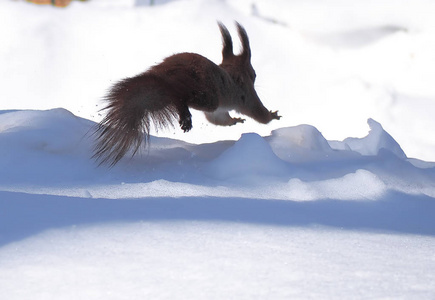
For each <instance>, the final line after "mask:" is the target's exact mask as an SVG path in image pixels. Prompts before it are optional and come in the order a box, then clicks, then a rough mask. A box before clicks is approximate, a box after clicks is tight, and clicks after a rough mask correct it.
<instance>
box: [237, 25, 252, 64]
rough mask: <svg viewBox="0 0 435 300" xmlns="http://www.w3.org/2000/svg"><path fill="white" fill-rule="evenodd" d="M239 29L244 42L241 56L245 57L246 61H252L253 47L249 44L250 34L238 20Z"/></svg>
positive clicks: (241, 39)
mask: <svg viewBox="0 0 435 300" xmlns="http://www.w3.org/2000/svg"><path fill="white" fill-rule="evenodd" d="M236 26H237V31H238V32H239V38H240V41H241V42H242V47H243V50H242V53H241V54H240V56H241V57H242V58H243V60H244V61H246V62H250V61H251V47H250V46H249V39H248V34H247V33H246V30H245V28H243V26H242V25H240V24H239V23H237V22H236Z"/></svg>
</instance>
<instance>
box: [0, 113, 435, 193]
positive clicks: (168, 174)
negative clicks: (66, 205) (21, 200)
mask: <svg viewBox="0 0 435 300" xmlns="http://www.w3.org/2000/svg"><path fill="white" fill-rule="evenodd" d="M369 123H370V124H371V131H370V132H369V134H368V135H367V137H365V138H362V139H345V140H344V141H343V142H336V141H335V142H334V141H327V140H326V139H325V138H324V137H323V136H322V134H321V133H320V132H319V131H318V130H317V129H316V128H315V127H313V126H309V125H300V126H296V127H287V128H281V129H278V130H274V131H273V132H272V134H271V135H270V136H266V137H264V138H263V137H261V136H259V135H258V134H254V133H251V134H244V135H242V137H241V138H240V139H239V140H238V141H235V142H234V141H227V142H217V143H212V144H198V145H195V144H189V143H185V142H183V141H178V140H175V139H168V138H158V137H151V144H150V147H149V148H148V149H142V151H141V152H140V153H139V154H138V155H136V156H135V157H133V158H131V157H130V156H128V155H127V156H126V157H125V158H124V159H122V160H121V162H120V163H119V164H118V165H116V166H115V167H114V168H112V169H108V168H107V167H106V166H101V167H98V166H97V165H96V163H95V162H94V161H93V160H92V159H91V156H92V148H93V136H92V132H93V131H92V130H93V129H92V128H93V126H95V123H93V122H91V121H88V120H85V119H81V118H79V117H76V116H74V115H73V114H72V113H70V112H68V111H67V110H65V109H53V110H48V111H5V112H3V113H1V114H0V129H1V131H0V145H1V147H0V152H1V157H2V159H1V160H0V167H1V168H0V176H1V179H2V181H1V182H2V185H3V189H4V190H13V191H20V189H17V186H23V184H24V186H26V185H27V187H22V188H24V190H23V189H21V191H27V192H30V191H32V192H35V193H49V194H57V195H70V196H75V197H105V198H126V197H127V198H140V197H142V196H144V195H150V196H157V195H158V196H170V197H183V196H189V195H192V196H204V195H210V196H216V197H218V196H219V195H222V196H225V197H226V196H231V195H232V196H238V197H250V198H256V199H257V198H262V199H264V198H269V199H292V200H318V199H380V198H382V195H383V194H384V193H387V192H388V191H389V190H400V191H402V192H405V193H408V192H409V193H412V194H414V193H415V192H416V191H419V190H420V191H421V190H424V191H425V193H426V194H427V195H435V193H434V182H435V181H432V180H433V175H434V174H433V166H432V164H430V163H425V162H422V161H421V162H420V163H419V164H416V163H414V165H417V166H418V167H415V166H414V165H412V164H410V163H409V162H408V161H407V158H406V155H405V154H404V153H403V151H402V150H401V148H400V146H399V145H398V144H397V143H396V142H395V141H394V139H393V138H392V137H391V135H389V134H388V133H387V132H386V131H385V130H383V129H382V126H381V125H380V124H379V123H376V122H375V121H373V120H369ZM330 145H332V147H331V146H330ZM412 162H413V161H412ZM386 166H388V168H387V167H386ZM404 170H406V171H404ZM404 172H405V173H406V175H405V174H404V175H401V174H402V173H404ZM287 182H288V184H287ZM401 182H402V183H403V182H407V185H406V186H407V188H403V184H402V183H401ZM34 184H38V185H41V186H40V187H39V188H31V186H32V185H34ZM8 186H10V187H9V188H8ZM44 186H46V187H44ZM72 187H73V188H72ZM165 187H166V188H165Z"/></svg>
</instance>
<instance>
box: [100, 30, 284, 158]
mask: <svg viewBox="0 0 435 300" xmlns="http://www.w3.org/2000/svg"><path fill="white" fill-rule="evenodd" d="M218 25H219V29H220V31H221V34H222V39H223V49H222V56H223V59H222V63H221V64H220V65H219V66H218V65H216V64H215V63H213V62H212V61H210V60H208V59H207V58H205V57H203V56H201V55H198V54H195V53H179V54H175V55H172V56H170V57H167V58H166V59H164V60H163V62H162V63H160V64H158V65H155V66H153V67H151V68H150V69H149V70H148V71H146V72H144V73H142V74H139V75H137V76H135V77H131V78H126V79H123V80H121V81H120V82H118V83H116V84H115V85H114V86H113V87H112V88H111V90H110V91H109V93H108V95H107V96H106V100H107V101H108V103H109V104H108V105H107V106H106V107H105V108H104V110H107V115H106V116H105V118H104V119H103V120H102V121H101V122H100V124H99V125H98V127H97V129H96V137H97V141H96V145H95V151H94V156H93V157H94V158H95V159H96V160H97V161H99V163H100V164H103V163H109V164H110V165H114V164H116V163H117V162H118V161H119V160H120V159H121V158H122V157H123V156H124V155H125V154H126V153H127V151H129V150H130V149H132V150H133V155H134V154H135V153H136V152H137V150H138V149H139V147H140V145H141V143H142V142H143V141H144V140H145V143H147V142H148V140H149V132H150V126H151V123H152V124H153V125H154V126H155V127H156V128H162V127H168V126H169V125H172V124H173V123H174V121H175V120H176V119H178V123H179V124H180V127H181V129H183V130H184V131H185V132H186V131H189V130H190V129H191V128H192V120H191V114H190V111H189V108H193V109H197V110H201V111H204V113H205V116H206V118H207V120H208V121H210V122H211V123H213V124H216V125H222V126H230V125H235V124H237V123H243V122H244V121H245V120H244V119H241V118H232V117H231V116H230V115H229V113H228V112H229V111H230V110H236V111H237V112H239V113H242V114H244V115H246V116H249V117H251V118H253V119H254V120H256V121H258V122H260V123H264V124H266V123H269V122H270V121H271V120H273V119H279V118H280V116H278V114H277V112H276V111H275V112H272V111H269V110H267V109H266V108H265V107H264V105H263V104H262V103H261V101H260V99H259V97H258V95H257V93H256V91H255V88H254V82H255V77H256V75H255V71H254V69H253V68H252V65H251V49H250V47H249V40H248V35H247V34H246V31H245V29H244V28H243V27H242V26H241V25H240V24H238V23H236V25H237V29H238V33H239V37H240V40H241V41H242V46H243V50H242V53H241V54H240V55H234V53H233V44H232V40H231V35H230V33H229V32H228V29H227V28H226V27H225V26H224V25H223V24H221V23H219V24H218Z"/></svg>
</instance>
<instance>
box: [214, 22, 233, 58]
mask: <svg viewBox="0 0 435 300" xmlns="http://www.w3.org/2000/svg"><path fill="white" fill-rule="evenodd" d="M218 26H219V29H220V31H221V34H222V43H223V48H222V57H223V59H224V60H225V59H227V58H230V57H232V56H234V53H233V41H232V40H231V35H230V32H229V31H228V29H227V28H226V27H225V25H224V24H222V23H221V22H218Z"/></svg>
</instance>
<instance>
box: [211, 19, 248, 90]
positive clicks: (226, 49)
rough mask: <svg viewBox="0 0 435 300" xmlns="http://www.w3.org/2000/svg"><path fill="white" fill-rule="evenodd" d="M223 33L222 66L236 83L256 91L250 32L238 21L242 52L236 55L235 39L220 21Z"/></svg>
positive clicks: (243, 87) (244, 88)
mask: <svg viewBox="0 0 435 300" xmlns="http://www.w3.org/2000/svg"><path fill="white" fill-rule="evenodd" d="M218 25H219V29H220V31H221V34H222V43H223V48H222V63H221V65H220V66H221V67H222V68H223V69H225V70H226V71H227V72H228V73H229V74H230V76H231V77H232V78H233V80H234V81H235V82H236V84H237V85H238V86H239V87H240V88H242V89H243V90H245V91H246V92H248V91H250V92H252V91H254V92H255V89H254V82H255V77H256V74H255V70H254V68H253V67H252V65H251V47H250V46H249V39H248V34H247V33H246V30H245V28H243V26H242V25H240V24H239V23H237V22H236V26H237V32H238V34H239V38H240V41H241V43H242V52H241V53H240V54H239V55H235V54H234V52H233V41H232V39H231V35H230V33H229V31H228V29H227V28H226V27H225V26H224V25H223V24H222V23H220V22H219V23H218Z"/></svg>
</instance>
